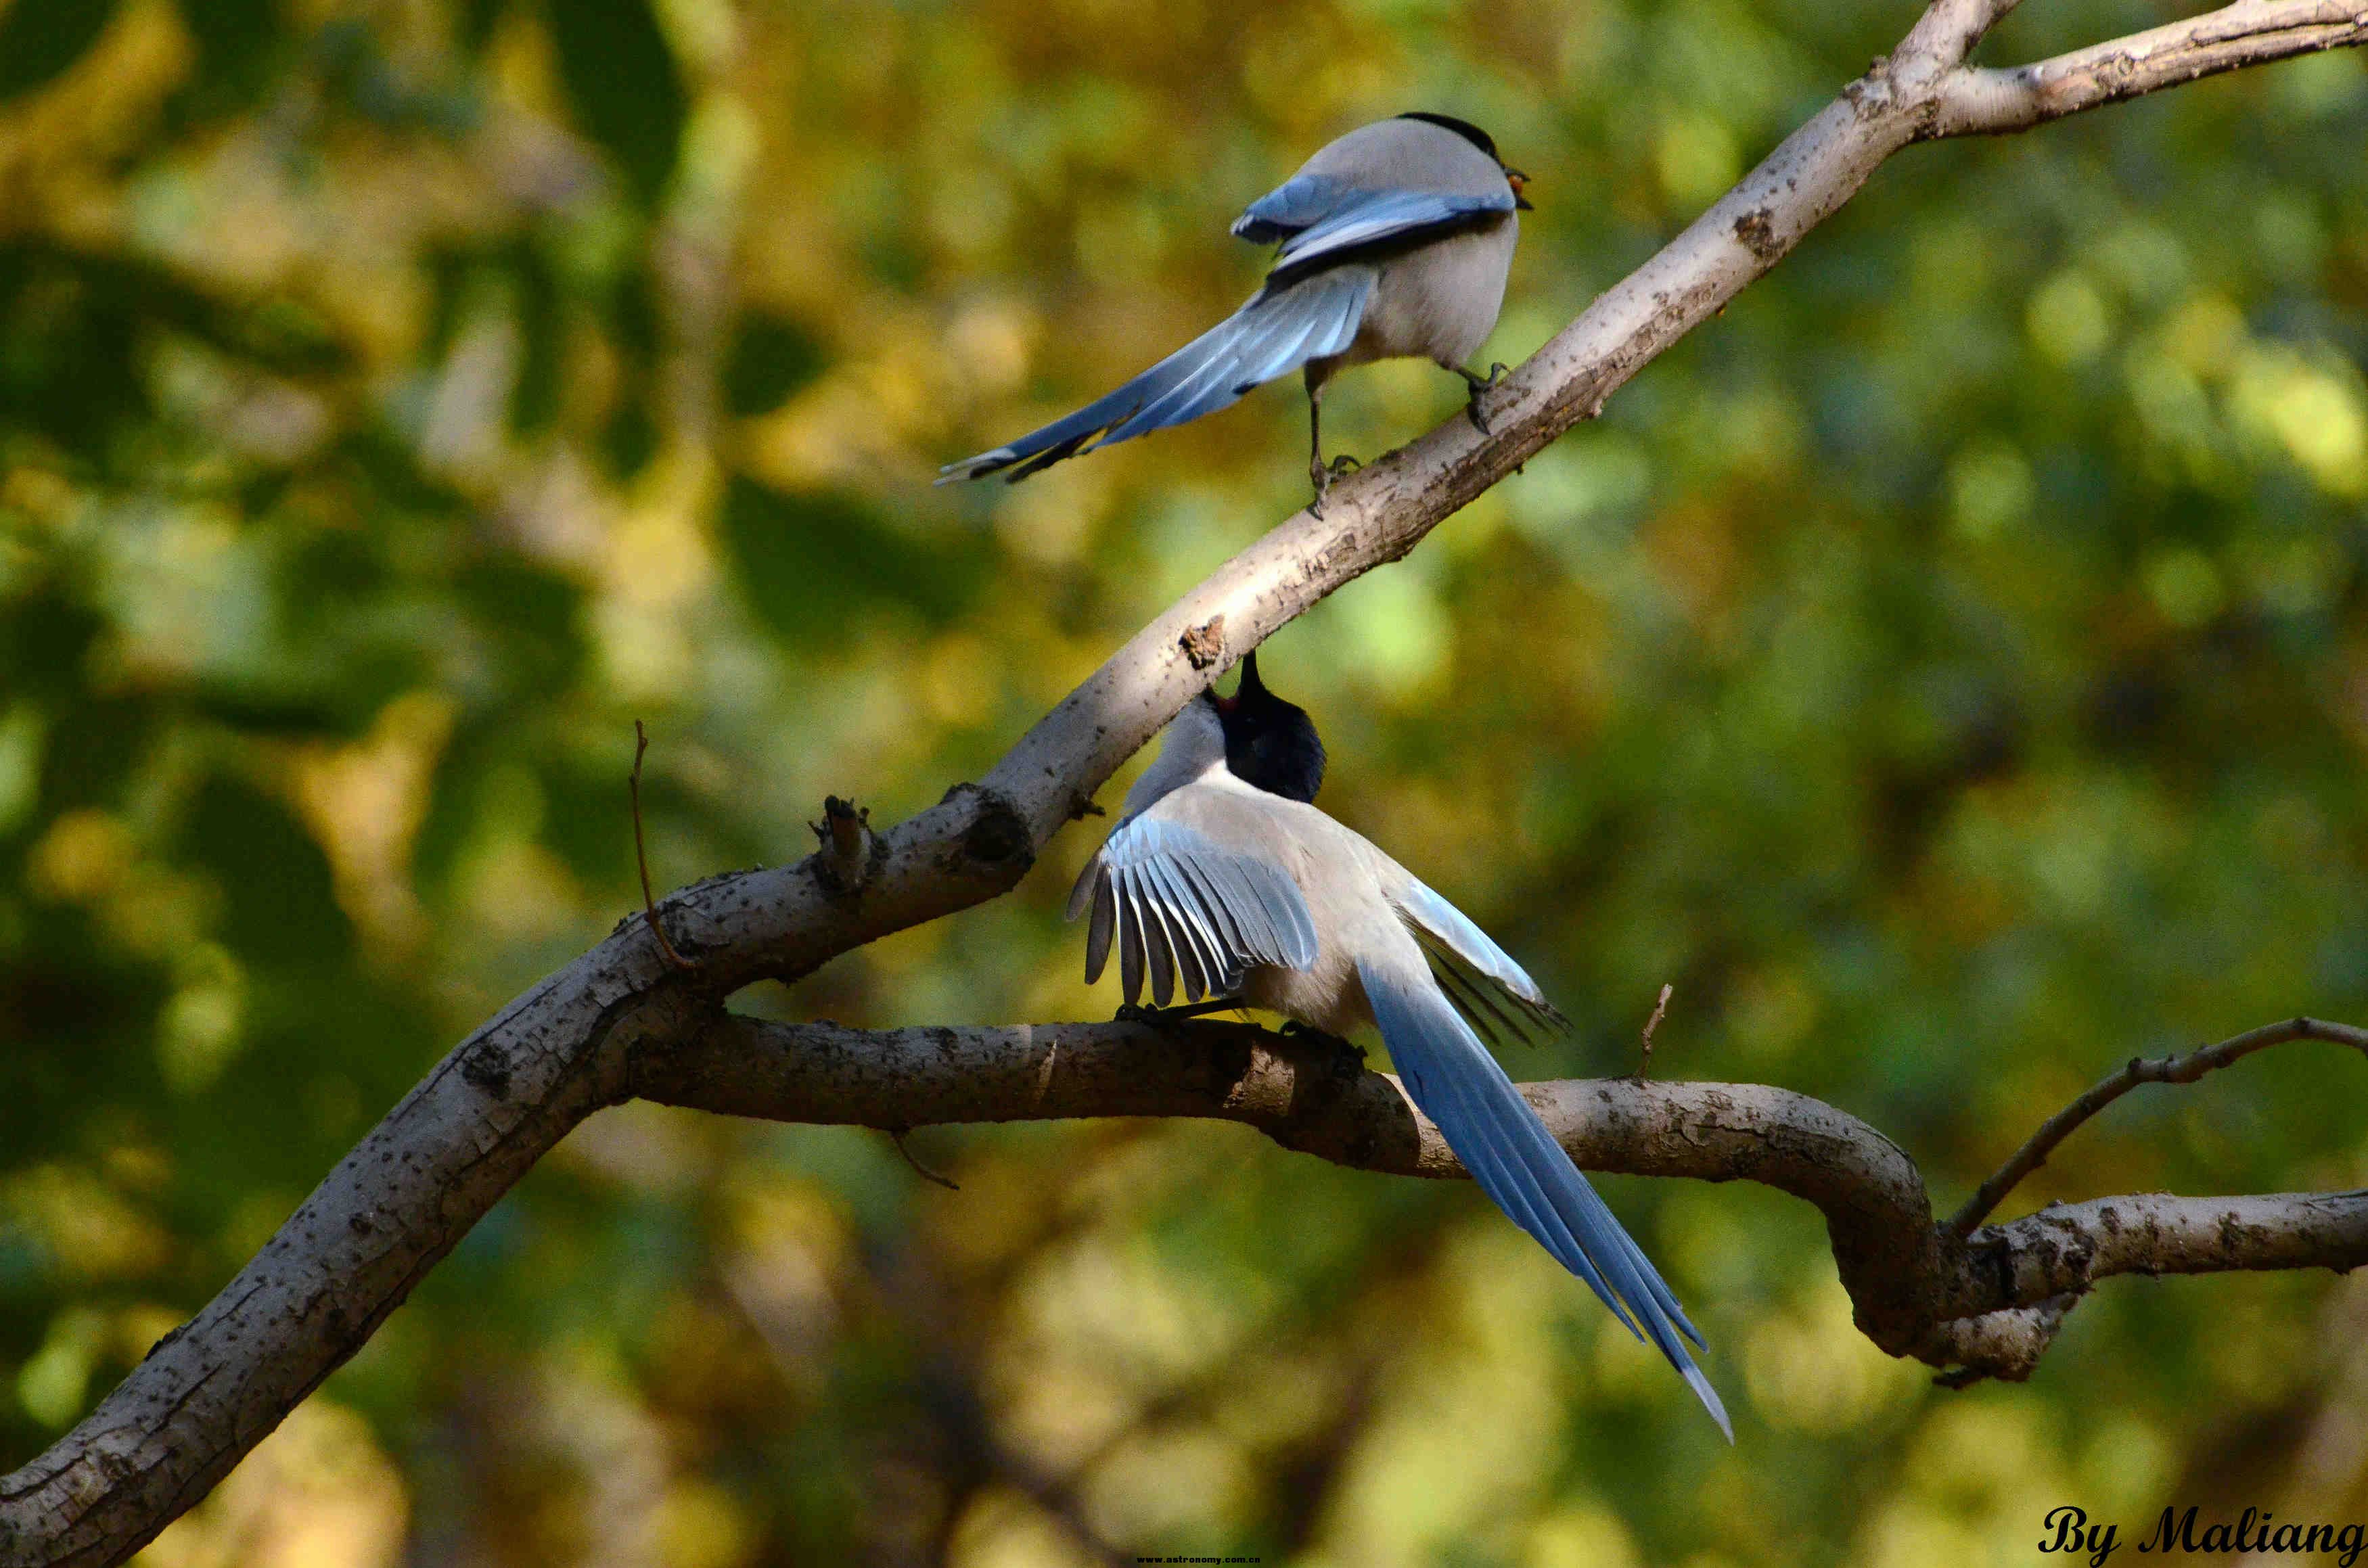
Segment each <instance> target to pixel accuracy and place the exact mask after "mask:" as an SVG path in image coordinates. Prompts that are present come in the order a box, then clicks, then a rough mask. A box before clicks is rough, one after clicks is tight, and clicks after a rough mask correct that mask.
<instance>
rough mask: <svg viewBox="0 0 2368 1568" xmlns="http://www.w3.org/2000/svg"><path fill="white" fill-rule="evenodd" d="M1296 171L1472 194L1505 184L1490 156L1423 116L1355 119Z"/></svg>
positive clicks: (1357, 183) (1358, 183) (1365, 186)
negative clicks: (1352, 125)
mask: <svg viewBox="0 0 2368 1568" xmlns="http://www.w3.org/2000/svg"><path fill="white" fill-rule="evenodd" d="M1299 173H1300V174H1302V175H1321V176H1326V177H1328V178H1332V179H1337V180H1339V181H1341V182H1342V183H1344V184H1347V185H1349V186H1352V187H1356V188H1358V189H1360V190H1374V189H1380V188H1383V187H1396V188H1399V189H1404V190H1438V191H1448V192H1451V193H1454V194H1458V195H1473V196H1478V195H1483V194H1488V193H1493V192H1495V191H1497V190H1500V189H1502V188H1503V187H1504V184H1505V171H1504V169H1503V168H1502V167H1501V166H1500V165H1498V164H1497V160H1496V159H1494V158H1492V157H1490V156H1489V155H1488V154H1487V153H1484V152H1482V151H1481V150H1480V149H1479V148H1478V147H1476V146H1474V144H1473V143H1471V142H1467V141H1465V140H1464V139H1463V137H1461V136H1459V135H1457V134H1456V133H1455V132H1454V131H1450V130H1448V129H1447V128H1446V127H1445V126H1442V125H1434V124H1432V123H1431V122H1430V121H1429V120H1427V119H1384V120H1379V121H1376V122H1375V123H1373V124H1372V125H1360V126H1359V127H1358V128H1357V129H1356V130H1354V131H1349V133H1348V134H1347V135H1346V136H1342V137H1340V138H1338V139H1337V140H1335V141H1333V142H1328V143H1326V145H1325V146H1324V147H1323V148H1322V149H1321V150H1319V151H1318V152H1317V153H1316V154H1315V156H1314V157H1312V158H1310V159H1308V160H1307V162H1306V164H1305V165H1303V166H1302V167H1301V168H1300V171H1299ZM1293 177H1294V178H1295V177H1297V176H1293Z"/></svg>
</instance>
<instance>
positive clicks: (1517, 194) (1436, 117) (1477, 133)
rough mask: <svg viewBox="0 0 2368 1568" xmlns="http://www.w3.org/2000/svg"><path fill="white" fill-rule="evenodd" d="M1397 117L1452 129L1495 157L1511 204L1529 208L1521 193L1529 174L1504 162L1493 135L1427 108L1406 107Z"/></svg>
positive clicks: (1527, 209)
mask: <svg viewBox="0 0 2368 1568" xmlns="http://www.w3.org/2000/svg"><path fill="white" fill-rule="evenodd" d="M1398 118H1399V119H1419V120H1425V121H1428V122H1429V123H1430V124H1432V125H1436V126H1438V127H1439V128H1440V130H1441V131H1453V132H1455V134H1456V135H1458V136H1461V137H1463V140H1465V141H1466V142H1471V143H1472V145H1474V147H1477V148H1479V149H1480V150H1481V151H1482V152H1484V153H1487V154H1488V155H1489V156H1490V157H1492V158H1495V159H1496V160H1497V167H1498V168H1500V169H1502V170H1504V171H1505V183H1506V184H1508V185H1509V186H1511V187H1513V205H1514V206H1516V207H1518V208H1520V210H1522V211H1524V212H1527V211H1530V210H1531V207H1530V199H1529V198H1528V197H1526V196H1524V195H1522V194H1521V192H1522V189H1523V188H1524V187H1527V186H1528V184H1529V183H1530V176H1527V175H1525V174H1523V173H1522V172H1521V171H1520V170H1519V169H1517V168H1515V167H1513V166H1512V165H1510V164H1508V163H1507V162H1505V160H1504V158H1503V157H1502V156H1501V155H1500V154H1499V153H1497V139H1496V138H1495V137H1493V136H1491V135H1489V134H1488V133H1487V132H1486V131H1483V130H1481V129H1480V128H1479V127H1478V126H1476V125H1474V124H1473V123H1472V122H1471V121H1470V120H1468V119H1456V118H1455V117H1454V116H1453V115H1452V114H1433V113H1432V112H1431V111H1430V110H1429V109H1419V108H1417V109H1408V110H1407V111H1406V113H1404V114H1402V115H1400V116H1398Z"/></svg>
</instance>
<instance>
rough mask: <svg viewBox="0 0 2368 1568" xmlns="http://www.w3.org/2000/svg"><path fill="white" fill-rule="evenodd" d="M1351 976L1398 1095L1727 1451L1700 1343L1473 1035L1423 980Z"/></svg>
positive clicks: (1375, 971)
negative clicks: (1665, 1365)
mask: <svg viewBox="0 0 2368 1568" xmlns="http://www.w3.org/2000/svg"><path fill="white" fill-rule="evenodd" d="M1357 972H1358V976H1359V978H1360V979H1361V980H1362V981H1363V982H1364V985H1365V996H1366V1000H1367V1001H1369V1002H1370V1003H1372V1009H1373V1021H1374V1022H1375V1023H1377V1024H1379V1025H1380V1026H1381V1030H1382V1043H1383V1044H1384V1045H1386V1046H1388V1047H1389V1050H1390V1059H1391V1061H1393V1062H1395V1063H1396V1064H1397V1069H1398V1075H1399V1077H1400V1078H1401V1079H1402V1080H1404V1082H1405V1084H1406V1092H1407V1093H1408V1094H1409V1095H1411V1096H1414V1102H1415V1104H1417V1105H1418V1106H1420V1107H1421V1108H1422V1111H1423V1114H1424V1115H1425V1116H1428V1117H1429V1118H1430V1119H1431V1120H1432V1121H1434V1122H1436V1123H1438V1125H1439V1131H1440V1132H1441V1133H1443V1134H1445V1136H1446V1138H1447V1146H1448V1147H1449V1148H1451V1149H1453V1150H1454V1151H1455V1153H1456V1157H1457V1158H1459V1159H1461V1160H1462V1161H1463V1165H1464V1168H1465V1169H1466V1170H1468V1171H1470V1172H1471V1173H1472V1179H1473V1180H1474V1181H1476V1182H1478V1183H1479V1184H1480V1189H1481V1190H1482V1191H1483V1192H1486V1194H1487V1195H1488V1196H1489V1197H1490V1198H1491V1199H1495V1200H1496V1203H1497V1208H1499V1209H1502V1210H1504V1211H1505V1213H1506V1215H1507V1216H1508V1218H1510V1219H1511V1220H1512V1221H1513V1223H1515V1224H1517V1225H1519V1226H1520V1227H1521V1229H1523V1230H1524V1231H1527V1232H1528V1233H1530V1234H1531V1236H1533V1237H1535V1238H1536V1239H1537V1242H1538V1244H1540V1245H1542V1246H1543V1247H1544V1248H1545V1249H1546V1251H1548V1252H1550V1253H1552V1254H1554V1257H1555V1259H1556V1260H1557V1261H1559V1262H1560V1263H1561V1264H1562V1266H1563V1267H1565V1268H1567V1269H1569V1270H1570V1271H1571V1272H1572V1273H1573V1274H1576V1275H1577V1276H1578V1277H1579V1278H1581V1279H1584V1280H1586V1281H1587V1283H1588V1287H1589V1288H1591V1289H1592V1290H1594V1291H1595V1293H1596V1295H1597V1296H1599V1297H1600V1298H1601V1299H1602V1301H1603V1304H1604V1305H1605V1306H1607V1307H1609V1308H1611V1315H1612V1316H1614V1317H1616V1318H1618V1319H1619V1320H1620V1321H1621V1322H1622V1324H1626V1325H1627V1326H1628V1327H1629V1329H1630V1330H1631V1331H1635V1332H1641V1333H1642V1334H1643V1335H1644V1336H1645V1337H1646V1338H1649V1339H1650V1340H1652V1342H1653V1343H1654V1345H1656V1346H1658V1347H1659V1349H1660V1352H1661V1354H1662V1355H1664V1356H1666V1357H1668V1358H1669V1364H1670V1365H1671V1366H1673V1367H1675V1368H1677V1369H1678V1372H1679V1375H1680V1376H1681V1377H1683V1378H1684V1379H1685V1380H1686V1382H1687V1384H1688V1385H1689V1386H1690V1387H1691V1388H1692V1390H1693V1391H1694V1393H1695V1395H1696V1396H1697V1397H1698V1398H1700V1399H1701V1401H1702V1404H1703V1406H1704V1407H1705V1408H1706V1409H1708V1410H1709V1412H1710V1414H1711V1418H1712V1419H1713V1420H1714V1421H1716V1422H1717V1423H1718V1428H1719V1430H1720V1431H1722V1432H1724V1433H1725V1434H1726V1440H1727V1441H1728V1442H1730V1443H1731V1442H1733V1441H1735V1426H1734V1423H1733V1422H1731V1421H1729V1420H1728V1419H1727V1415H1726V1406H1725V1405H1724V1404H1722V1403H1720V1402H1719V1397H1718V1391H1717V1390H1715V1389H1713V1388H1712V1387H1711V1385H1710V1380H1709V1379H1708V1378H1706V1377H1704V1376H1703V1375H1702V1369H1701V1368H1700V1367H1698V1366H1696V1365H1695V1364H1694V1358H1693V1357H1692V1355H1691V1353H1690V1352H1689V1351H1688V1350H1687V1349H1686V1344H1685V1342H1686V1340H1688V1339H1691V1340H1692V1341H1693V1342H1694V1344H1695V1345H1697V1346H1699V1345H1701V1344H1702V1335H1700V1334H1698V1333H1696V1332H1695V1330H1694V1325H1693V1324H1691V1323H1689V1322H1687V1321H1686V1314H1685V1310H1684V1309H1683V1308H1681V1307H1679V1305H1678V1301H1677V1298H1676V1297H1675V1296H1673V1295H1671V1294H1670V1293H1669V1288H1668V1285H1666V1284H1664V1283H1663V1282H1662V1280H1661V1277H1660V1275H1659V1274H1658V1273H1656V1272H1655V1271H1654V1268H1653V1265H1652V1264H1651V1262H1650V1261H1648V1260H1647V1259H1646V1258H1645V1254H1644V1253H1643V1251H1642V1250H1641V1249H1639V1248H1638V1247H1637V1245H1636V1244H1635V1242H1634V1241H1633V1240H1631V1239H1630V1237H1629V1235H1628V1233H1627V1232H1626V1231H1624V1230H1622V1228H1621V1225H1620V1221H1618V1220H1616V1219H1614V1218H1613V1217H1612V1213H1611V1210H1609V1209H1607V1208H1605V1207H1604V1206H1603V1199H1600V1198H1599V1197H1598V1196H1596V1192H1595V1188H1594V1187H1591V1186H1589V1185H1588V1180H1587V1178H1586V1177H1585V1176H1581V1175H1580V1174H1579V1170H1578V1167H1577V1165H1572V1164H1571V1162H1570V1156H1569V1155H1568V1154H1566V1153H1564V1152H1563V1149H1562V1146H1561V1145H1560V1144H1558V1143H1556V1142H1554V1138H1553V1135H1552V1134H1550V1133H1548V1132H1547V1131H1546V1129H1545V1124H1544V1123H1543V1122H1542V1121H1540V1120H1539V1119H1538V1117H1537V1113H1536V1112H1535V1111H1533V1110H1531V1108H1530V1106H1529V1102H1528V1101H1526V1100H1524V1099H1522V1098H1521V1096H1520V1090H1518V1089H1516V1088H1514V1087H1513V1081H1512V1079H1510V1078H1508V1077H1507V1076H1506V1075H1505V1070H1504V1068H1503V1067H1501V1066H1499V1065H1498V1064H1497V1059H1496V1057H1494V1056H1492V1055H1491V1054H1489V1051H1488V1048H1487V1047H1486V1045H1485V1044H1483V1043H1482V1042H1481V1040H1480V1037H1479V1036H1478V1035H1476V1034H1474V1032H1473V1031H1472V1027H1471V1026H1470V1025H1469V1024H1467V1023H1465V1022H1464V1021H1463V1017H1461V1016H1460V1015H1459V1014H1458V1013H1457V1012H1456V1011H1455V1008H1454V1006H1452V1004H1451V1003H1450V1002H1449V1001H1448V999H1447V998H1446V996H1444V995H1443V994H1440V990H1439V988H1438V987H1437V986H1436V985H1434V984H1433V983H1431V981H1430V977H1429V974H1428V973H1424V974H1422V975H1421V977H1420V978H1419V979H1416V980H1411V981H1409V980H1407V979H1405V978H1401V977H1399V976H1397V975H1395V974H1393V973H1391V972H1389V971H1386V970H1383V969H1382V968H1381V967H1379V966H1377V965H1374V964H1372V963H1360V964H1359V965H1358V966H1357ZM1680 1335H1683V1337H1682V1338H1681V1337H1679V1336H1680Z"/></svg>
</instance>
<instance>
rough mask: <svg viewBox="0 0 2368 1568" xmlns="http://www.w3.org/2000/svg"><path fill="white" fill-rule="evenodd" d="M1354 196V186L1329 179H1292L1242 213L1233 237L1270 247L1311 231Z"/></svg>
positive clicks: (1304, 177)
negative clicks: (1290, 237)
mask: <svg viewBox="0 0 2368 1568" xmlns="http://www.w3.org/2000/svg"><path fill="white" fill-rule="evenodd" d="M1358 194H1359V193H1358V191H1357V188H1356V187H1354V186H1351V185H1349V184H1348V183H1347V182H1346V181H1344V180H1340V179H1337V178H1335V177H1334V176H1330V175H1294V176H1292V177H1291V178H1289V179H1287V180H1285V181H1283V182H1282V183H1281V185H1279V186H1277V187H1274V188H1273V189H1272V190H1269V191H1268V192H1267V193H1266V194H1265V195H1264V196H1261V197H1259V198H1258V199H1257V200H1256V201H1253V202H1251V203H1250V204H1249V205H1248V206H1247V207H1246V208H1244V209H1243V210H1242V215H1241V216H1240V217H1238V218H1236V219H1235V220H1234V237H1235V239H1242V240H1247V241H1249V242H1250V243H1251V244H1261V245H1265V244H1273V243H1274V242H1275V241H1277V240H1280V239H1284V238H1287V237H1289V236H1290V235H1292V234H1295V233H1299V232H1300V231H1301V230H1303V229H1308V228H1313V227H1314V226H1315V225H1316V224H1318V223H1320V222H1323V221H1324V220H1325V219H1326V218H1328V217H1330V216H1331V215H1332V213H1333V212H1334V210H1337V209H1338V207H1339V206H1340V204H1341V203H1342V202H1343V201H1344V200H1348V199H1352V198H1354V197H1355V196H1356V195H1358Z"/></svg>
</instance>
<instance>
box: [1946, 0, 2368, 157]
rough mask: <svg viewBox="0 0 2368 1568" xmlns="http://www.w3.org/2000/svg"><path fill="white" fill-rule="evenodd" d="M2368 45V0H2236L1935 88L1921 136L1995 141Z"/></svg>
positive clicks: (1954, 78)
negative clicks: (2160, 94)
mask: <svg viewBox="0 0 2368 1568" xmlns="http://www.w3.org/2000/svg"><path fill="white" fill-rule="evenodd" d="M2363 43H2368V0H2237V3H2236V4H2235V5H2233V6H2222V7H2221V8H2220V9H2219V10H2217V11H2213V12H2210V13H2208V14H2206V15H2204V16H2201V17H2190V18H2188V19H2187V20H2186V21H2183V22H2172V23H2170V24H2169V26H2167V27H2159V28H2150V29H2148V30H2147V31H2146V32H2142V33H2132V34H2131V35H2130V36H2129V37H2127V38H2119V39H2115V40H2112V42H2111V43H2100V44H2096V45H2094V46H2092V47H2090V48H2088V49H2081V50H2075V51H2072V52H2071V53H2069V54H2059V55H2056V56H2055V58H2054V59H2052V60H2042V61H2039V62H2036V63H2033V64H2030V65H2018V66H2014V67H2012V68H2011V69H2009V70H2003V71H1997V70H1978V69H1976V70H1966V71H1960V72H1958V73H1956V74H1954V75H1952V77H1951V78H1950V79H1949V80H1948V82H1947V83H1946V84H1945V85H1943V86H1942V88H1941V93H1940V96H1939V98H1938V100H1937V112H1935V114H1934V115H1933V117H1932V119H1931V122H1930V126H1929V127H1928V128H1927V129H1926V130H1925V131H1924V132H1923V134H1924V135H1925V136H1928V137H1942V136H1997V135H2001V134H2005V133H2008V132H2011V131H2028V130H2030V129H2031V128H2032V126H2034V125H2041V124H2044V123H2045V122H2046V121H2048V120H2051V119H2063V118H2064V117H2065V116H2066V115H2067V114H2078V113H2079V112H2080V111H2081V110H2083V109H2092V108H2100V107H2101V106H2102V105H2105V104H2117V103H2120V102H2122V101H2123V99H2125V98H2135V97H2140V96H2141V95H2143V94H2146V93H2151V92H2156V91H2158V90H2159V89H2161V88H2164V87H2176V86H2179V85H2182V84H2184V83H2188V82H2192V81H2194V80H2195V79H2196V78H2198V77H2200V76H2214V75H2217V74H2220V73H2221V72H2224V71H2235V70H2237V69H2238V68H2240V67H2242V66H2247V65H2260V64H2265V63H2267V62H2270V61H2272V60H2286V59H2290V58H2292V57H2293V56H2294V55H2297V54H2316V53H2317V52H2319V51H2322V50H2328V49H2348V48H2351V47H2353V46H2356V45H2359V44H2363Z"/></svg>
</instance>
